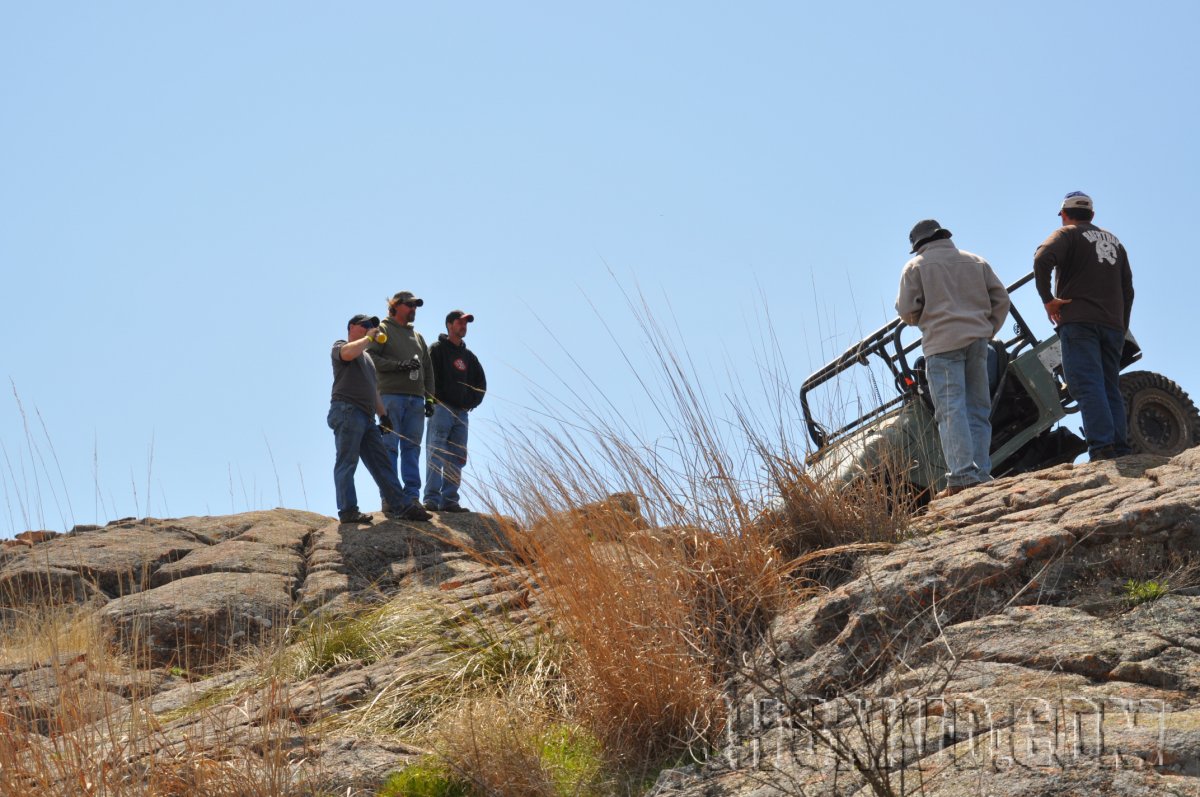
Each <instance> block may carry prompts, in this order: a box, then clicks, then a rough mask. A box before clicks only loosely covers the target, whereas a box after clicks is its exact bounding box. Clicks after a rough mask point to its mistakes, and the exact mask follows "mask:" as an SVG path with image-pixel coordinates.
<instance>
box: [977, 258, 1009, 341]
mask: <svg viewBox="0 0 1200 797" xmlns="http://www.w3.org/2000/svg"><path fill="white" fill-rule="evenodd" d="M983 268H984V280H985V281H986V284H987V289H988V301H989V302H990V303H991V305H992V312H991V316H990V318H991V321H992V334H993V335H995V334H996V333H997V332H999V331H1000V329H1001V328H1002V327H1003V326H1004V320H1005V319H1006V318H1008V310H1009V307H1011V306H1012V300H1011V299H1010V298H1009V296H1008V289H1007V288H1005V287H1004V283H1003V282H1001V281H1000V278H999V277H997V276H996V272H995V271H992V267H991V266H990V265H988V263H987V262H984V264H983Z"/></svg>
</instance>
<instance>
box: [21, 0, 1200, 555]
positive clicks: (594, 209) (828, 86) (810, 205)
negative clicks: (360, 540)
mask: <svg viewBox="0 0 1200 797" xmlns="http://www.w3.org/2000/svg"><path fill="white" fill-rule="evenodd" d="M1198 8H1200V6H1197V5H1196V4H1194V3H1189V2H1149V3H1140V4H1129V3H1117V2H1093V3H1088V4H1047V3H1033V2H1016V3H1008V4H986V5H985V4H976V3H972V4H967V3H948V2H947V3H931V2H915V3H909V4H890V3H889V4H884V3H874V4H873V3H860V4H833V3H819V4H815V3H800V2H793V3H745V4H738V5H736V6H735V5H733V4H716V3H705V2H700V3H696V2H688V3H682V2H679V3H673V2H664V3H643V2H639V3H627V2H612V1H610V2H605V3H603V4H600V3H597V4H588V5H585V4H565V3H549V2H544V3H542V2H538V3H534V2H511V3H420V4H417V3H405V2H388V3H382V2H380V3H340V4H336V5H334V4H324V3H321V4H318V3H296V2H288V3H283V2H262V3H222V2H211V3H203V4H177V3H169V4H163V3H123V2H111V3H56V2H39V3H17V2H3V3H0V107H2V108H3V110H4V123H3V124H2V125H0V214H2V217H3V219H4V223H3V227H2V230H3V231H2V233H0V263H2V264H3V274H4V280H3V282H4V290H3V294H2V295H3V312H2V313H0V333H2V336H3V340H4V341H5V344H4V357H3V360H2V361H0V376H3V377H5V381H6V383H7V384H5V385H3V395H0V444H2V445H3V449H4V450H3V457H2V458H0V468H2V469H3V472H2V475H3V484H4V487H3V490H2V491H0V495H2V496H3V501H4V503H3V504H0V536H8V535H9V534H11V533H15V532H18V531H21V530H23V529H24V528H26V527H33V528H52V529H62V528H66V527H69V526H70V525H73V524H74V523H90V522H104V521H106V520H109V519H113V518H115V517H122V516H126V515H138V516H141V515H145V514H147V513H148V514H151V515H154V516H159V517H162V516H181V515H190V514H210V513H211V514H217V513H225V512H230V511H243V510H246V509H254V508H264V507H272V506H276V505H280V504H282V505H284V506H289V507H295V508H308V509H311V510H313V511H318V512H322V513H325V514H333V513H334V512H335V507H334V505H333V487H332V475H331V469H332V456H333V450H332V435H331V433H330V432H329V430H328V428H327V427H326V425H325V413H326V410H327V407H328V400H329V383H330V367H329V364H328V349H329V346H330V344H331V343H332V341H333V340H334V339H335V338H337V337H339V336H340V335H341V334H342V333H343V332H344V329H345V323H346V319H348V318H349V317H350V316H351V315H353V314H354V313H358V312H368V311H369V312H372V313H376V314H382V312H383V309H384V298H385V297H386V296H388V295H390V294H392V293H394V292H396V291H398V290H412V291H415V292H416V293H417V294H418V295H421V296H422V297H423V298H424V299H425V300H426V305H425V307H424V308H422V310H421V311H420V314H419V315H418V319H417V328H418V329H419V330H420V331H421V332H422V333H423V334H425V335H426V337H427V338H428V339H429V340H431V341H432V340H433V339H434V338H435V337H436V335H437V333H439V332H441V331H444V330H443V326H442V319H443V317H444V315H445V313H446V312H447V311H448V310H450V309H453V308H456V307H461V308H463V309H466V310H469V311H471V312H473V313H475V314H476V316H477V317H478V320H477V322H476V323H475V324H474V325H472V328H471V332H470V335H469V336H468V344H469V345H470V346H471V347H472V349H473V350H474V351H475V352H476V353H477V354H478V355H479V357H480V359H481V360H482V361H483V363H484V366H485V367H486V368H487V372H488V378H489V384H490V388H491V390H490V392H489V394H488V399H487V401H485V403H484V405H483V407H482V408H481V409H480V410H479V411H478V412H477V413H476V415H475V416H473V420H472V457H473V460H472V463H471V464H470V465H469V466H468V472H467V485H466V487H467V490H466V495H465V497H464V498H465V500H467V502H468V503H469V502H470V501H469V499H470V497H471V496H470V487H471V482H472V479H476V480H477V482H478V481H483V478H484V474H485V473H489V472H493V471H494V469H495V468H496V467H497V466H503V464H504V462H503V455H502V454H501V453H500V452H501V451H502V449H503V439H504V437H505V435H506V434H508V433H509V432H508V431H506V430H511V429H514V428H527V425H528V424H530V423H533V422H534V421H535V420H536V419H538V418H539V417H542V413H544V412H546V413H549V414H550V415H555V414H561V402H564V401H565V402H566V403H568V404H569V403H570V402H571V401H572V400H574V397H575V396H581V397H583V398H588V399H594V398H596V397H601V395H602V397H603V399H604V400H606V401H607V402H610V404H604V406H606V407H609V408H610V409H607V410H605V411H606V412H607V411H611V412H612V413H613V415H614V416H619V417H621V418H624V419H626V420H628V421H629V422H630V423H631V424H632V425H633V426H634V427H635V428H637V429H638V430H639V431H641V432H642V433H644V434H646V435H648V436H649V437H651V438H652V437H653V436H654V435H655V433H656V432H655V424H656V423H657V421H656V415H655V410H656V408H655V407H653V406H648V405H649V404H651V403H652V402H651V397H650V396H648V395H647V394H646V393H645V392H644V391H643V390H641V389H640V388H639V385H638V382H637V379H636V375H637V374H638V373H640V374H641V375H643V376H646V375H649V376H650V377H652V378H658V377H659V376H660V375H659V374H654V373H649V374H647V372H653V371H654V370H656V368H657V366H656V364H655V363H656V360H655V356H654V349H655V347H663V348H666V349H669V350H671V351H676V352H680V353H686V354H687V356H688V357H689V358H690V359H691V360H692V361H693V362H694V363H695V366H696V370H697V373H698V375H699V376H700V379H701V381H702V382H703V384H704V387H705V389H706V390H708V391H711V392H712V395H713V396H714V397H716V403H715V405H714V406H716V407H717V411H718V413H719V412H723V411H724V410H723V409H722V407H723V406H725V405H723V404H722V402H721V398H720V397H722V396H727V395H728V396H733V395H735V394H736V393H737V392H738V390H739V389H744V388H745V386H746V385H747V384H751V383H754V382H755V381H756V380H758V379H759V371H760V367H761V366H762V365H763V363H764V362H770V361H773V355H771V354H770V353H769V352H767V351H766V349H765V347H764V345H763V343H762V341H763V340H764V338H768V339H770V338H773V339H774V340H775V341H777V345H778V351H779V355H780V357H779V360H780V362H781V364H782V365H783V366H784V367H786V369H787V372H788V374H789V376H790V378H791V379H792V380H793V381H794V382H795V383H796V384H799V382H800V381H801V380H802V379H803V378H804V376H805V375H807V374H808V373H809V372H810V371H811V370H813V369H815V368H816V367H817V366H819V365H820V364H821V363H822V362H823V361H824V360H825V359H826V358H827V357H829V356H830V355H832V354H833V353H835V352H837V351H840V350H841V349H843V348H844V347H845V346H846V345H848V344H849V343H851V342H853V340H854V339H855V338H856V337H857V336H859V335H861V334H863V333H865V332H869V331H871V330H873V329H875V328H876V327H878V326H880V325H881V324H883V323H885V322H886V321H887V320H889V319H890V317H891V316H892V314H893V311H892V302H893V301H894V298H895V292H896V286H897V282H898V278H899V272H900V268H901V266H902V265H903V263H904V261H905V260H906V258H907V252H908V246H907V233H908V230H909V228H910V227H911V226H912V224H913V223H914V222H916V221H917V220H919V219H921V218H926V217H931V216H932V217H936V218H938V219H939V220H940V221H942V222H943V224H945V225H946V226H947V227H949V228H950V229H951V230H953V231H954V233H955V240H956V242H957V243H958V245H959V246H961V247H962V248H965V249H968V250H971V251H974V252H977V253H979V254H981V255H983V256H985V257H987V258H988V259H989V260H990V261H991V263H992V265H993V267H994V268H995V269H996V271H997V273H999V274H1000V275H1001V278H1002V279H1004V280H1005V281H1006V282H1011V281H1013V280H1015V279H1017V278H1018V277H1019V276H1021V275H1022V274H1024V273H1025V272H1026V271H1027V270H1028V269H1029V268H1030V266H1031V260H1032V254H1033V250H1034V249H1035V247H1036V246H1037V244H1038V243H1039V242H1040V241H1041V240H1042V239H1043V238H1044V237H1045V236H1046V235H1047V234H1049V232H1050V231H1051V230H1052V229H1053V228H1054V226H1055V225H1056V223H1057V222H1056V218H1055V213H1056V212H1057V209H1058V203H1059V201H1060V199H1061V197H1062V195H1063V194H1065V193H1066V192H1068V191H1072V190H1083V191H1087V192H1088V193H1090V194H1091V195H1092V196H1093V197H1094V199H1095V201H1096V207H1097V217H1096V222H1097V223H1098V224H1099V225H1101V226H1103V227H1106V228H1108V229H1111V230H1112V231H1113V232H1114V233H1116V234H1117V235H1118V236H1119V237H1120V238H1121V240H1122V241H1123V242H1124V243H1125V245H1126V248H1127V249H1128V251H1129V253H1130V258H1131V262H1132V265H1133V270H1134V279H1135V283H1136V287H1137V302H1136V305H1135V308H1134V315H1133V330H1134V332H1135V334H1136V335H1137V336H1138V338H1139V341H1140V342H1141V344H1142V346H1143V349H1144V350H1145V352H1146V355H1145V358H1144V360H1143V362H1142V364H1141V366H1139V367H1143V368H1146V369H1149V370H1156V371H1160V372H1161V373H1164V374H1166V375H1167V376H1169V377H1171V378H1173V379H1175V380H1176V381H1178V382H1179V383H1180V384H1181V385H1182V386H1183V387H1184V389H1186V390H1189V391H1191V392H1193V393H1197V392H1200V367H1198V366H1197V365H1196V357H1195V355H1194V349H1195V341H1194V338H1195V330H1194V329H1193V325H1192V324H1190V323H1189V322H1190V321H1191V320H1192V319H1194V318H1195V315H1196V310H1195V296H1196V287H1197V277H1196V268H1197V264H1196V263H1195V262H1194V261H1195V259H1196V258H1195V254H1194V251H1193V247H1192V246H1191V238H1192V233H1191V232H1189V230H1190V228H1191V225H1192V219H1194V218H1196V216H1197V203H1198V199H1197V188H1196V186H1197V182H1198V177H1200V175H1198V169H1197V155H1196V141H1197V140H1198V139H1200V135H1198V131H1197V111H1198V108H1200V104H1198V103H1197V100H1196V89H1195V84H1196V82H1197V78H1198V77H1200V69H1198V65H1200V56H1198V55H1197V50H1196V48H1195V46H1194V31H1195V30H1196V28H1197V24H1198V23H1200V11H1198V10H1197V9H1198ZM623 292H628V293H631V294H632V295H634V296H639V295H640V296H642V297H644V298H645V301H646V303H647V305H648V306H649V307H650V308H651V310H652V312H653V313H654V315H655V317H656V319H657V320H658V321H660V322H661V323H663V324H664V325H665V328H667V329H670V330H671V334H670V335H668V336H665V337H664V338H661V339H654V340H647V339H646V336H645V335H643V334H642V333H641V332H640V331H639V329H638V325H637V322H636V320H635V319H634V317H633V314H632V313H631V311H630V309H629V307H628V306H627V304H626V301H625V299H624V298H623ZM1026 304H1028V300H1027V301H1026ZM1026 313H1027V314H1028V315H1032V316H1035V317H1039V318H1040V316H1041V314H1040V312H1039V311H1038V308H1036V307H1032V308H1031V309H1029V310H1027V311H1026ZM1040 331H1044V330H1040ZM624 356H628V357H629V362H630V363H631V365H630V364H626V362H625V360H624ZM575 363H578V365H579V366H580V367H581V368H582V370H583V371H586V373H587V377H584V376H583V375H582V374H581V373H580V371H579V370H577V368H576V366H575ZM14 387H15V393H14V390H13V388H14ZM18 399H19V405H18ZM741 400H742V401H747V400H748V401H750V402H751V403H753V401H754V399H753V396H752V395H751V396H749V397H747V396H743V397H742V399H741ZM601 403H602V404H603V403H604V402H603V401H602V402H601ZM556 407H557V408H559V409H556ZM22 410H23V412H22ZM60 474H61V475H60ZM359 491H360V495H361V496H363V502H362V503H363V505H364V508H368V509H370V508H374V507H375V506H377V501H376V502H375V503H372V501H375V498H374V494H375V491H374V488H373V487H372V486H371V485H370V482H369V478H368V477H367V476H366V475H365V473H364V474H360V478H359Z"/></svg>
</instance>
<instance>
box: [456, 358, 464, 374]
mask: <svg viewBox="0 0 1200 797" xmlns="http://www.w3.org/2000/svg"><path fill="white" fill-rule="evenodd" d="M454 370H456V371H466V370H467V361H466V360H464V359H463V358H462V357H456V358H455V360H454Z"/></svg>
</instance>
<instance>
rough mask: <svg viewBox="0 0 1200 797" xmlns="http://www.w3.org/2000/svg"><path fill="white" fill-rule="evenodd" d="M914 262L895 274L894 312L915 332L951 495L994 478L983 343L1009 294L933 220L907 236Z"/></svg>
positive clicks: (1004, 313) (985, 265)
mask: <svg viewBox="0 0 1200 797" xmlns="http://www.w3.org/2000/svg"><path fill="white" fill-rule="evenodd" d="M908 240H909V243H911V244H912V254H915V255H916V257H914V258H913V259H912V260H909V261H908V262H907V263H905V265H904V271H903V273H902V274H901V275H900V293H899V295H898V296H897V297H896V312H898V313H899V314H900V318H901V319H902V320H903V321H904V323H906V324H916V325H917V326H918V327H920V329H921V350H922V352H923V353H924V355H925V373H926V376H927V377H928V379H929V392H930V397H931V398H932V399H933V411H934V419H935V420H936V421H937V427H938V438H939V439H940V441H941V444H942V454H943V455H944V456H945V458H946V468H947V470H948V473H947V474H946V489H945V490H943V491H942V492H940V493H939V494H938V495H937V497H938V498H945V497H947V496H951V495H955V494H956V493H959V492H961V491H963V490H965V489H967V488H968V487H972V486H974V485H976V484H980V483H982V482H987V481H991V479H992V458H991V444H992V423H991V418H990V416H991V410H992V401H991V392H990V390H989V388H988V375H987V352H988V341H989V340H991V338H992V336H993V335H995V334H996V333H997V332H999V331H1000V327H1002V326H1003V325H1004V319H1005V318H1007V317H1008V307H1009V299H1008V291H1007V290H1006V289H1005V288H1004V283H1002V282H1001V281H1000V279H999V278H998V277H997V276H996V274H995V272H993V271H992V267H991V266H990V265H988V262H987V261H986V260H984V259H983V258H982V257H980V256H979V255H973V254H971V253H970V252H965V251H963V250H961V249H959V248H958V247H956V246H955V245H954V243H953V242H952V241H951V240H950V231H949V230H947V229H945V228H944V227H942V225H940V224H938V223H937V221H936V220H934V219H925V220H923V221H919V222H917V224H916V226H914V227H913V228H912V232H910V233H909V234H908Z"/></svg>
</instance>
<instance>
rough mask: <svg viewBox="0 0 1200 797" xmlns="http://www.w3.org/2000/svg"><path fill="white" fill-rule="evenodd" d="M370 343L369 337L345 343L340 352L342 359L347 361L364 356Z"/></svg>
mask: <svg viewBox="0 0 1200 797" xmlns="http://www.w3.org/2000/svg"><path fill="white" fill-rule="evenodd" d="M370 343H371V339H370V338H369V337H367V338H359V339H358V340H355V341H352V342H350V343H343V344H342V349H341V352H340V354H341V358H342V360H343V361H345V362H350V361H351V360H357V359H358V358H359V357H361V356H362V353H363V352H364V351H366V350H367V346H368V345H370Z"/></svg>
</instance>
